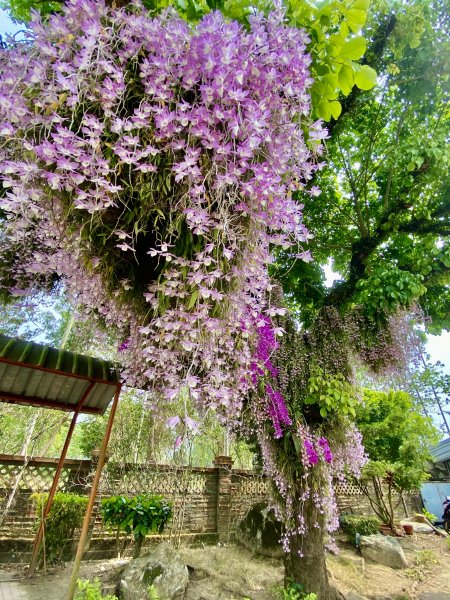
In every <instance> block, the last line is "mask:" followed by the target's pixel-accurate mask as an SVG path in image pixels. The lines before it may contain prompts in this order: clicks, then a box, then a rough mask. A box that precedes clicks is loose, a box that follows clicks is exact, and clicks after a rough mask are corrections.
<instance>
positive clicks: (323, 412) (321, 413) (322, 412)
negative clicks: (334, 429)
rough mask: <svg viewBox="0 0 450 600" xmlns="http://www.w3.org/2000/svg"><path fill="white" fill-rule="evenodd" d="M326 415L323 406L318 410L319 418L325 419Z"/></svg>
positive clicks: (326, 412)
mask: <svg viewBox="0 0 450 600" xmlns="http://www.w3.org/2000/svg"><path fill="white" fill-rule="evenodd" d="M327 414H328V411H327V409H326V408H325V407H324V406H322V408H321V409H320V416H321V417H323V418H324V419H325V417H326V416H327Z"/></svg>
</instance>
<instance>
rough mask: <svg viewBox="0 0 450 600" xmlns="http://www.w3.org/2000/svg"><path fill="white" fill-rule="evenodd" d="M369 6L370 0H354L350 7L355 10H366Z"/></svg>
mask: <svg viewBox="0 0 450 600" xmlns="http://www.w3.org/2000/svg"><path fill="white" fill-rule="evenodd" d="M369 6H370V0H355V2H353V4H352V8H355V9H357V10H367V9H368V8H369Z"/></svg>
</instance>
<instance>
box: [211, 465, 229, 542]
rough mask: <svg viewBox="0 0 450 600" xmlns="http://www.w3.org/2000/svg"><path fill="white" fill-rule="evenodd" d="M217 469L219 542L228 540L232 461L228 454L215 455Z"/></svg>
mask: <svg viewBox="0 0 450 600" xmlns="http://www.w3.org/2000/svg"><path fill="white" fill-rule="evenodd" d="M214 467H215V468H216V469H217V502H216V506H217V518H216V522H217V533H218V535H219V542H228V541H229V536H230V511H231V475H232V469H233V461H232V460H231V458H230V457H229V456H216V458H215V459H214Z"/></svg>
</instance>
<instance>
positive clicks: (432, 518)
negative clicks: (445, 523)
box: [422, 508, 437, 523]
mask: <svg viewBox="0 0 450 600" xmlns="http://www.w3.org/2000/svg"><path fill="white" fill-rule="evenodd" d="M422 514H423V515H424V516H425V517H426V518H427V519H428V520H429V521H430V523H434V522H435V521H437V516H436V515H433V513H430V512H428V511H427V509H426V508H422Z"/></svg>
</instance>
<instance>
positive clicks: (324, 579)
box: [284, 492, 342, 600]
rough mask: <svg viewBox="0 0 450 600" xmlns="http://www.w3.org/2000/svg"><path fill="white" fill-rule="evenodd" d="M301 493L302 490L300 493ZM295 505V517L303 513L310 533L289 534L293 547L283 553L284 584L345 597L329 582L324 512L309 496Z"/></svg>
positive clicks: (322, 599)
mask: <svg viewBox="0 0 450 600" xmlns="http://www.w3.org/2000/svg"><path fill="white" fill-rule="evenodd" d="M300 494H301V492H300V493H299V496H300ZM295 509H296V514H295V517H297V515H303V517H304V520H305V526H306V528H307V533H306V535H300V534H296V535H293V536H291V538H290V540H291V551H290V552H289V553H286V554H285V557H284V569H285V573H284V585H285V588H289V586H290V585H293V584H297V585H300V586H302V591H303V592H305V593H311V592H314V593H315V594H317V598H318V600H336V599H337V598H342V596H341V594H340V593H339V592H338V591H337V590H336V589H335V588H334V587H333V586H331V585H330V582H329V579H328V571H327V564H326V560H325V548H324V544H325V539H324V536H325V533H324V532H325V523H324V519H323V515H320V514H318V510H317V508H316V507H315V506H314V504H313V501H312V499H307V500H306V501H305V502H304V503H303V506H300V505H298V506H296V507H295ZM317 524H318V525H319V527H317ZM315 525H316V526H315Z"/></svg>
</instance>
